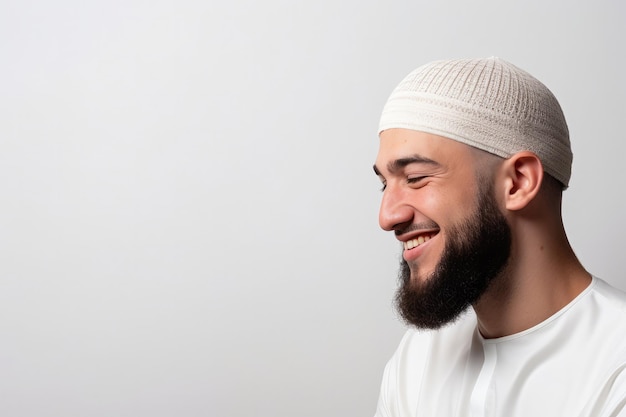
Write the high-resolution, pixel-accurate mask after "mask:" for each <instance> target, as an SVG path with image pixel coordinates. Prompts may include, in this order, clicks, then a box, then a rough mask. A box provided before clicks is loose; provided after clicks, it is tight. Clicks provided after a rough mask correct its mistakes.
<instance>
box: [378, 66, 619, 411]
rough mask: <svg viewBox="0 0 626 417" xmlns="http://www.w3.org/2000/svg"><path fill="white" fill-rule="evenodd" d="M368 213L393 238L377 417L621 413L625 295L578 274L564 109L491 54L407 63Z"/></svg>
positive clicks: (384, 128) (386, 114)
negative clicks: (374, 211) (394, 287)
mask: <svg viewBox="0 0 626 417" xmlns="http://www.w3.org/2000/svg"><path fill="white" fill-rule="evenodd" d="M379 136H380V148H379V152H378V155H377V158H376V163H375V165H374V171H375V173H376V174H377V175H378V176H379V178H380V180H381V182H382V184H383V196H382V203H381V207H380V215H379V222H380V226H381V227H382V228H383V229H384V230H388V231H393V232H394V234H395V237H396V238H397V239H398V240H399V241H400V242H401V243H402V246H403V252H402V264H401V268H400V288H399V290H398V293H397V296H396V302H397V307H398V310H399V312H400V313H401V315H402V317H403V318H404V319H405V321H406V322H407V323H408V324H409V325H410V328H409V330H408V331H407V333H406V334H405V336H404V337H403V339H402V341H401V342H400V345H399V347H398V349H397V351H396V352H395V354H394V355H393V357H392V358H391V359H390V361H389V362H388V364H387V366H386V368H385V372H384V376H383V381H382V385H381V392H380V397H379V401H378V407H377V411H376V417H408V416H411V417H413V416H419V417H422V416H426V417H437V416H442V417H453V416H454V417H458V416H472V417H476V416H506V417H518V416H519V417H529V416H532V417H537V416H550V417H554V416H568V417H572V416H577V417H591V416H601V417H609V416H622V417H626V294H625V293H623V292H621V291H619V290H617V289H615V288H613V287H611V286H610V285H609V284H607V283H606V282H605V281H603V280H601V279H600V278H598V277H596V276H593V275H592V274H590V273H589V272H587V271H586V270H585V268H584V267H583V265H581V263H580V262H579V260H578V259H577V258H576V256H575V254H574V251H573V250H572V248H571V246H570V244H569V242H568V239H567V235H566V232H565V229H564V227H563V221H562V216H561V201H562V192H563V190H565V189H566V188H567V187H568V185H569V179H570V174H571V164H572V152H571V147H570V140H569V133H568V129H567V124H566V121H565V117H564V116H563V112H562V110H561V107H560V105H559V103H558V101H557V99H556V98H555V97H554V95H553V94H552V93H551V92H550V91H549V90H548V88H547V87H546V86H545V85H543V84H542V83H541V82H540V81H538V80H537V79H536V78H534V77H533V76H531V75H530V74H528V73H527V72H525V71H523V70H521V69H520V68H518V67H516V66H514V65H512V64H511V63H508V62H506V61H504V60H501V59H499V58H487V59H461V60H447V61H436V62H431V63H429V64H426V65H424V66H421V67H419V68H417V69H416V70H414V71H413V72H411V73H410V74H409V75H408V76H407V77H406V78H405V79H404V80H402V82H401V83H400V84H399V85H398V86H397V87H396V89H395V90H394V91H393V92H392V94H391V96H390V97H389V99H388V101H387V103H386V104H385V107H384V109H383V112H382V116H381V120H380V128H379Z"/></svg>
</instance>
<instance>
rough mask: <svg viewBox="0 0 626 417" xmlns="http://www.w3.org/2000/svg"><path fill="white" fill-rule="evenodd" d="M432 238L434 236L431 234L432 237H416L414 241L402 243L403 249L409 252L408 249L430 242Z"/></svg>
mask: <svg viewBox="0 0 626 417" xmlns="http://www.w3.org/2000/svg"><path fill="white" fill-rule="evenodd" d="M433 236H434V234H432V235H422V236H419V237H416V238H415V239H411V240H407V241H406V242H404V243H403V245H404V249H405V250H409V249H413V248H416V247H418V246H419V245H421V244H423V243H426V242H428V241H429V240H430V238H431V237H433Z"/></svg>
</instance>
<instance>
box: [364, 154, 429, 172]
mask: <svg viewBox="0 0 626 417" xmlns="http://www.w3.org/2000/svg"><path fill="white" fill-rule="evenodd" d="M411 164H427V165H433V166H439V165H440V164H439V162H437V161H433V160H432V159H430V158H426V157H425V156H421V155H411V156H408V157H406V158H398V159H394V160H393V161H390V162H389V163H388V164H387V170H388V171H389V172H390V173H392V174H393V173H396V172H398V171H400V170H401V169H402V168H404V167H406V166H407V165H411ZM373 168H374V172H375V173H376V175H382V174H381V173H380V170H379V169H378V168H377V167H376V165H375V164H374V166H373Z"/></svg>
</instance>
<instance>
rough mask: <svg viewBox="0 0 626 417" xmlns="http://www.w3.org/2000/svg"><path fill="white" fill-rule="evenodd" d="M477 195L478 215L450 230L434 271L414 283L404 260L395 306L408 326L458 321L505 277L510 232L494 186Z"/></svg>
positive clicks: (431, 326) (432, 326)
mask: <svg viewBox="0 0 626 417" xmlns="http://www.w3.org/2000/svg"><path fill="white" fill-rule="evenodd" d="M485 183H487V182H483V184H485ZM479 193H480V195H479V198H478V203H477V206H476V209H475V210H474V212H473V213H472V214H471V215H470V216H469V217H468V218H467V219H465V220H464V221H462V222H460V223H458V224H456V225H453V226H452V227H451V228H450V231H449V232H448V239H447V241H446V245H445V247H444V250H443V253H442V255H441V260H440V261H439V263H438V264H437V266H436V268H435V271H433V272H432V273H431V274H430V275H429V276H427V277H425V279H423V280H419V279H418V278H417V270H416V271H415V277H414V279H411V275H412V274H411V267H410V266H409V264H408V263H407V262H406V261H405V260H404V259H402V261H401V265H400V284H401V285H400V288H399V289H398V292H397V293H396V300H395V301H396V307H397V310H398V311H399V313H400V315H401V316H402V318H403V319H404V321H405V322H406V323H407V324H410V325H414V326H416V327H418V328H422V329H439V328H441V327H443V326H444V325H446V324H448V323H452V322H454V321H455V320H456V319H458V318H459V317H460V316H461V314H462V313H464V312H465V311H466V310H467V309H468V308H469V307H470V306H471V305H472V304H474V303H475V302H476V301H478V300H479V299H480V297H481V296H482V295H483V294H484V293H485V292H486V291H487V289H488V288H489V286H490V284H491V283H492V282H493V281H494V280H495V278H496V277H498V276H499V274H500V273H502V272H503V270H504V268H505V266H506V264H507V262H508V259H509V256H510V254H511V229H510V227H509V225H508V223H507V222H506V219H505V217H504V215H503V214H502V213H501V212H500V210H499V209H498V206H497V204H496V201H495V198H494V196H493V189H492V187H491V186H483V187H481V189H480V190H479Z"/></svg>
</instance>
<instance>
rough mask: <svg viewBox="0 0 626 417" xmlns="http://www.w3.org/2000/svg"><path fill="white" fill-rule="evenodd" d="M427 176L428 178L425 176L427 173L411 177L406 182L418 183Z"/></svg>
mask: <svg viewBox="0 0 626 417" xmlns="http://www.w3.org/2000/svg"><path fill="white" fill-rule="evenodd" d="M426 178H428V177H427V176H425V175H424V176H421V177H409V178H407V179H406V182H407V183H408V184H416V183H418V182H420V181H422V180H424V179H426Z"/></svg>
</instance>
